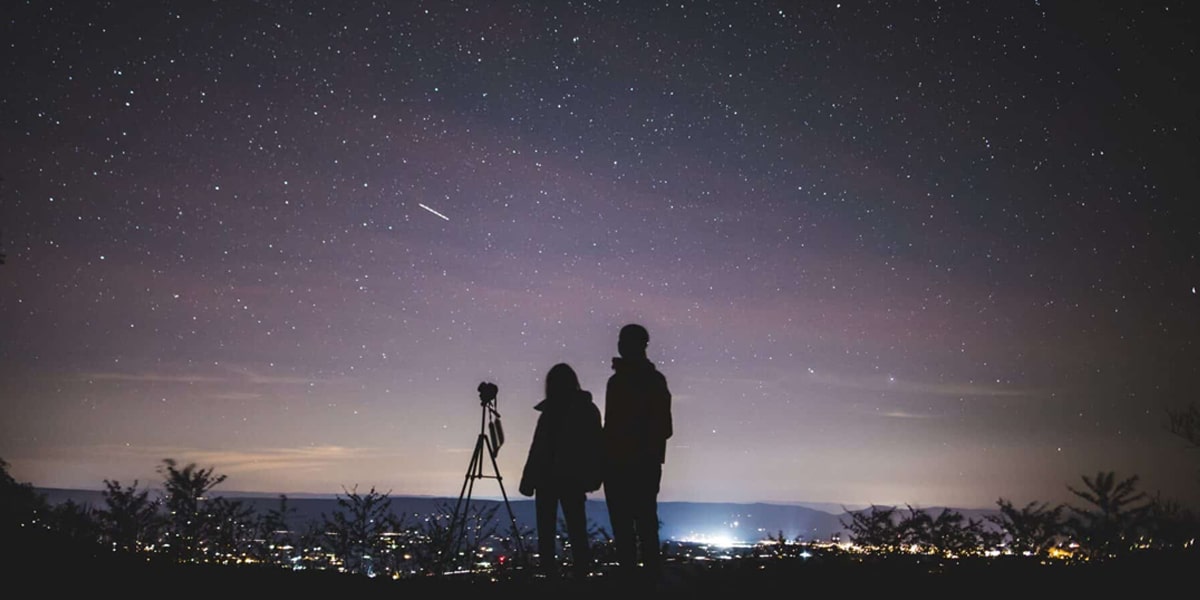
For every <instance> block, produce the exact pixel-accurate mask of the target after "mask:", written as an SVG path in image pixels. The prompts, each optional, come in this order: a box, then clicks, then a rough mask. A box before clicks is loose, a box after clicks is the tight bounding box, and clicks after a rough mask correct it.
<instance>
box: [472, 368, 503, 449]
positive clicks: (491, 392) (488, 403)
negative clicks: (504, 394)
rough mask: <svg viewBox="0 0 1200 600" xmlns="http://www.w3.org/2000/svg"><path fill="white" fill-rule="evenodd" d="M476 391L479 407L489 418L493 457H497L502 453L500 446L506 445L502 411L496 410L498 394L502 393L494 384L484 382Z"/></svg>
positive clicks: (488, 429)
mask: <svg viewBox="0 0 1200 600" xmlns="http://www.w3.org/2000/svg"><path fill="white" fill-rule="evenodd" d="M476 389H477V390H478V391H479V405H480V406H482V407H483V409H484V413H485V414H486V416H487V418H486V422H487V432H488V437H489V438H491V440H490V441H491V442H492V444H491V447H490V451H491V455H492V456H496V454H498V453H499V452H500V446H502V445H503V444H504V428H503V427H502V426H501V425H500V411H498V410H496V394H497V393H499V392H500V388H499V387H497V386H496V384H494V383H491V382H489V381H484V382H483V383H480V384H479V387H478V388H476Z"/></svg>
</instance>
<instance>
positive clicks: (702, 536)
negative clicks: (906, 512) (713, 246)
mask: <svg viewBox="0 0 1200 600" xmlns="http://www.w3.org/2000/svg"><path fill="white" fill-rule="evenodd" d="M35 489H36V491H37V492H38V493H40V494H42V495H43V496H44V497H45V498H46V500H47V501H48V502H50V503H51V504H60V503H62V502H66V501H68V500H71V501H74V502H75V503H77V504H82V505H90V506H92V507H94V508H102V507H104V505H105V503H104V495H103V493H102V492H100V491H98V490H71V489H57V488H35ZM360 493H361V492H360ZM219 495H220V496H223V497H225V498H228V499H231V500H234V499H236V500H240V501H242V502H244V503H245V504H246V505H247V506H249V507H251V508H253V509H254V510H255V511H256V512H257V513H258V514H265V513H266V512H267V511H269V510H272V509H278V508H279V494H266V493H253V492H226V493H222V494H219ZM390 499H391V509H392V512H393V513H394V514H395V515H397V516H402V517H406V518H407V519H408V520H409V522H414V521H415V520H416V518H417V517H418V516H425V515H430V514H436V513H438V512H446V511H452V510H453V509H454V504H455V503H456V502H457V500H458V498H457V497H453V498H446V497H432V496H390ZM287 500H288V507H289V508H294V509H295V512H294V513H292V516H291V525H292V526H293V527H296V528H297V529H303V527H304V526H305V525H306V524H307V523H308V522H312V521H319V520H320V519H321V517H322V515H332V514H333V513H334V512H336V511H337V510H339V507H338V504H337V497H335V496H326V495H316V494H295V495H292V494H288V495H287ZM471 502H472V503H473V504H477V505H479V506H482V507H491V506H497V505H498V510H497V512H496V518H497V519H500V520H501V526H502V527H503V526H504V524H505V522H506V521H507V519H508V515H507V513H506V510H505V508H504V501H503V500H495V499H490V498H488V499H477V498H472V500H471ZM509 505H510V506H511V507H512V511H513V516H514V517H515V518H516V521H517V524H518V526H520V527H521V528H522V529H528V530H533V529H534V528H535V523H536V520H535V517H534V503H533V500H532V499H528V498H524V497H521V498H519V499H518V498H512V497H510V498H509ZM858 508H860V507H852V509H855V510H856V509H858ZM901 508H904V507H901ZM926 510H927V511H929V512H931V513H932V514H937V513H939V512H941V510H942V509H941V508H940V507H939V508H931V509H926ZM952 510H954V511H956V512H959V513H961V514H963V515H964V516H966V517H969V518H972V519H983V517H984V516H985V515H988V514H996V512H997V511H993V510H978V509H952ZM658 513H659V520H660V521H661V522H662V531H661V537H662V539H664V540H676V541H686V540H708V541H715V540H724V541H728V542H742V543H753V542H757V541H761V540H764V539H766V538H767V537H768V536H771V537H778V536H779V534H780V533H781V532H782V534H783V535H784V536H785V537H786V538H787V539H796V538H797V537H802V539H804V540H828V539H829V538H830V537H832V536H833V535H835V534H841V535H842V537H843V539H845V532H846V529H845V527H844V526H843V525H842V521H843V520H844V521H846V522H849V521H850V518H849V516H848V514H847V513H846V512H845V511H843V510H838V511H836V512H831V511H827V510H818V509H816V508H812V507H810V506H806V505H804V504H801V503H796V504H768V503H749V504H739V503H728V502H659V504H658ZM587 515H588V520H589V521H592V522H593V523H594V524H595V525H597V526H599V527H602V528H604V529H605V530H606V531H610V532H611V529H610V527H609V521H608V508H607V507H606V506H605V504H604V501H603V500H588V502H587Z"/></svg>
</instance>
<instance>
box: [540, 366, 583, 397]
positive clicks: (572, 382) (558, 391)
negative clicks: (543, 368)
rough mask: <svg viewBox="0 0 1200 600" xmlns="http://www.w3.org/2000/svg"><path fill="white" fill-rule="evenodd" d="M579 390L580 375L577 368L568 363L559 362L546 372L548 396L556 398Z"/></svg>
mask: <svg viewBox="0 0 1200 600" xmlns="http://www.w3.org/2000/svg"><path fill="white" fill-rule="evenodd" d="M576 391H579V377H578V376H576V375H575V369H572V368H571V366H570V365H568V364H566V363H558V364H557V365H554V366H553V367H550V372H549V373H547V374H546V397H547V398H554V397H557V396H562V395H565V394H570V393H572V392H576Z"/></svg>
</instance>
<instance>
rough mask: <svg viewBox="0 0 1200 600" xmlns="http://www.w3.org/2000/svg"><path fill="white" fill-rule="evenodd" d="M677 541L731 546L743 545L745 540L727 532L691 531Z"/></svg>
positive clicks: (721, 546)
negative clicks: (735, 537)
mask: <svg viewBox="0 0 1200 600" xmlns="http://www.w3.org/2000/svg"><path fill="white" fill-rule="evenodd" d="M679 541H681V542H685V543H688V544H699V545H704V546H713V547H716V548H732V547H734V546H741V545H745V542H743V541H741V540H737V539H734V537H733V536H732V535H730V534H728V533H712V534H710V533H692V534H690V535H687V536H684V537H683V538H680V540H679Z"/></svg>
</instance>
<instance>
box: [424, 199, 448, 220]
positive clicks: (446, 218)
mask: <svg viewBox="0 0 1200 600" xmlns="http://www.w3.org/2000/svg"><path fill="white" fill-rule="evenodd" d="M417 206H420V207H421V208H423V209H425V210H427V211H429V212H431V213H433V214H435V215H437V216H439V217H441V218H443V219H445V220H447V221H449V220H450V217H447V216H446V215H443V214H442V213H440V212H438V211H436V210H433V209H432V208H429V207H428V206H425V205H424V204H421V203H420V202H418V203H417Z"/></svg>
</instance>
